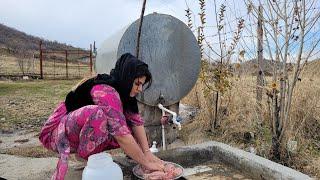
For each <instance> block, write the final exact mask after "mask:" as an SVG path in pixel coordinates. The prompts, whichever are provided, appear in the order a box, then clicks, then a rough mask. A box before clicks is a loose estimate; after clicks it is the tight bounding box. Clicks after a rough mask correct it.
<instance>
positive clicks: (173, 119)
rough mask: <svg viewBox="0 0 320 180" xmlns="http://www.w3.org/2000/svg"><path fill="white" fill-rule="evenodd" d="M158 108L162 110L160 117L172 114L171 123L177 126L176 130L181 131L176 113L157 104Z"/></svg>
mask: <svg viewBox="0 0 320 180" xmlns="http://www.w3.org/2000/svg"><path fill="white" fill-rule="evenodd" d="M158 107H159V108H160V109H161V110H162V116H164V115H165V112H167V113H170V114H172V122H173V123H174V124H175V125H176V126H178V129H179V130H181V124H180V122H178V121H177V113H175V112H173V111H171V110H169V109H167V108H165V107H164V106H163V105H162V104H160V103H159V104H158Z"/></svg>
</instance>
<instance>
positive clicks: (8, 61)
mask: <svg viewBox="0 0 320 180" xmlns="http://www.w3.org/2000/svg"><path fill="white" fill-rule="evenodd" d="M19 61H20V63H21V62H22V61H23V62H24V67H25V73H26V74H40V61H39V59H34V58H30V59H20V58H17V57H11V56H3V55H2V56H0V73H1V74H10V75H13V74H22V71H21V69H20V68H19ZM43 74H44V77H45V78H46V77H50V78H59V77H65V76H66V63H65V62H59V61H57V62H54V61H53V60H50V61H48V60H44V61H43ZM88 74H90V67H89V65H88V64H84V63H80V62H69V63H68V77H83V76H87V75H88Z"/></svg>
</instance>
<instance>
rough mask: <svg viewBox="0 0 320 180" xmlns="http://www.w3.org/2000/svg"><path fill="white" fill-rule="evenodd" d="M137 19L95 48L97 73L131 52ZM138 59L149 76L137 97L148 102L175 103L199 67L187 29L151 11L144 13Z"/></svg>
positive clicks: (109, 67) (175, 19) (133, 49)
mask: <svg viewBox="0 0 320 180" xmlns="http://www.w3.org/2000/svg"><path fill="white" fill-rule="evenodd" d="M138 26H139V20H136V21H135V22H133V23H132V24H131V25H130V26H129V27H125V28H123V29H122V30H121V31H119V32H118V33H116V34H115V35H113V36H112V37H110V38H109V39H107V40H106V41H105V42H104V43H103V45H102V46H101V48H99V49H98V55H97V59H96V64H95V66H96V67H95V68H96V71H97V73H109V72H110V70H111V69H112V68H113V67H114V65H115V62H116V60H117V59H118V58H119V57H120V56H121V55H122V54H123V53H126V52H130V53H132V54H133V55H135V52H136V41H137V34H138V33H137V32H138ZM139 59H141V60H142V61H144V62H146V63H147V64H148V65H149V67H150V71H151V73H152V76H153V84H152V86H151V87H150V88H149V89H148V90H147V91H145V92H144V93H143V94H142V95H139V96H138V97H137V99H138V100H139V101H140V102H142V103H144V104H146V105H149V106H155V105H157V104H158V103H159V97H160V95H162V96H163V98H164V105H165V106H169V105H172V104H175V103H178V102H179V101H180V100H181V99H182V98H183V97H184V96H185V95H186V94H187V93H188V92H189V91H190V90H191V89H192V87H193V86H194V84H195V82H196V80H197V78H198V75H199V71H200V49H199V46H198V44H197V40H196V38H195V36H194V34H193V33H192V32H191V30H190V29H189V28H188V26H186V25H185V24H184V23H183V22H182V21H180V20H179V19H177V18H175V17H173V16H170V15H166V14H158V13H153V14H149V15H146V16H144V19H143V24H142V30H141V38H140V53H139Z"/></svg>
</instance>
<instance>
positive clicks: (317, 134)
mask: <svg viewBox="0 0 320 180" xmlns="http://www.w3.org/2000/svg"><path fill="white" fill-rule="evenodd" d="M231 82H232V89H231V90H230V91H228V92H227V93H225V94H224V95H223V96H222V97H221V102H220V105H219V107H220V111H219V112H220V114H218V117H219V125H220V127H219V128H218V129H217V130H216V131H215V132H214V133H210V134H208V133H207V131H206V130H208V129H210V118H211V117H212V113H211V112H212V107H213V98H212V94H210V95H208V96H206V97H205V96H204V87H205V85H204V84H202V83H201V81H198V82H197V85H196V86H195V87H194V88H193V90H192V91H191V92H190V93H189V94H188V95H187V96H186V97H185V98H184V99H183V100H182V103H183V104H188V105H192V106H196V107H199V108H200V110H199V113H198V114H197V116H196V117H195V119H194V121H192V122H191V123H189V124H186V125H184V126H183V128H182V132H181V135H182V138H183V139H184V140H185V142H186V143H187V144H193V143H199V142H203V141H206V140H216V141H221V142H225V143H228V144H231V145H233V146H236V147H239V148H242V149H245V150H246V148H247V147H248V146H253V147H255V148H256V150H257V153H258V155H260V156H262V157H265V158H269V152H270V147H271V138H272V132H271V129H270V123H271V117H270V115H269V107H268V103H267V97H266V95H264V99H263V107H262V108H263V109H262V112H263V113H264V114H263V118H264V121H263V122H262V124H258V123H257V114H256V110H255V104H256V99H255V97H256V94H255V83H256V77H253V76H246V77H241V78H239V79H238V78H234V79H233V80H232V81H231ZM268 82H271V81H270V79H268ZM319 107H320V78H314V77H313V78H312V79H310V78H307V77H302V81H299V82H298V84H297V87H296V89H295V91H294V94H293V101H292V108H291V114H290V119H289V125H290V126H289V127H288V129H287V133H286V134H287V140H295V141H297V142H298V151H297V152H296V153H289V152H288V161H287V162H285V163H286V165H288V166H290V167H292V168H294V169H297V170H299V171H302V172H304V173H306V174H309V175H311V176H316V177H320V175H319V172H320V166H319V164H320V111H319ZM246 132H253V133H254V136H255V137H254V140H252V141H247V140H246V139H245V138H244V133H246Z"/></svg>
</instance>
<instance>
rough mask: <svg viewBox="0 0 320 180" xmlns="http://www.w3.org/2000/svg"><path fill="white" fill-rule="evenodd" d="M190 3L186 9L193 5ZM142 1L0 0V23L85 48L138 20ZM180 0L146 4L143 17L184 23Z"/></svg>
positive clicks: (100, 41) (159, 0)
mask: <svg viewBox="0 0 320 180" xmlns="http://www.w3.org/2000/svg"><path fill="white" fill-rule="evenodd" d="M191 2H197V1H193V0H190V5H197V7H196V8H198V3H191ZM141 7H142V0H112V1H111V0H54V1H49V0H0V23H2V24H4V25H7V26H10V27H14V28H16V29H18V30H20V31H23V32H26V33H28V34H31V35H35V36H39V37H43V38H45V39H49V40H57V41H59V42H64V43H67V44H71V45H74V46H77V47H82V48H88V47H89V44H90V43H92V42H93V41H94V40H95V41H96V42H97V45H99V44H101V43H102V42H103V40H104V39H106V38H107V37H108V36H110V34H113V33H114V32H116V31H117V30H119V29H121V28H122V27H123V26H125V25H128V24H130V23H132V22H133V21H134V20H136V19H138V18H139V16H140V12H141ZM185 9H186V3H185V1H184V0H148V1H147V5H146V11H145V14H149V13H152V12H158V13H165V14H170V15H173V16H175V17H177V18H179V19H181V20H182V21H184V22H186V17H185V16H184V15H185V12H184V10H185Z"/></svg>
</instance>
